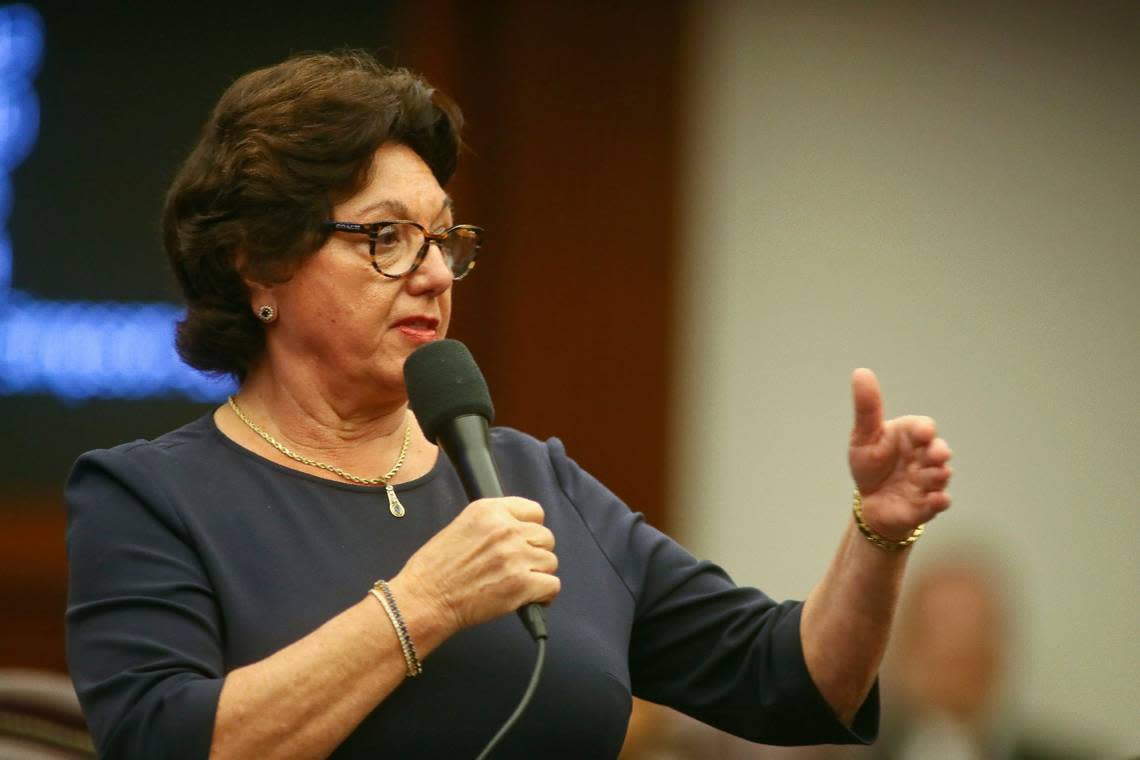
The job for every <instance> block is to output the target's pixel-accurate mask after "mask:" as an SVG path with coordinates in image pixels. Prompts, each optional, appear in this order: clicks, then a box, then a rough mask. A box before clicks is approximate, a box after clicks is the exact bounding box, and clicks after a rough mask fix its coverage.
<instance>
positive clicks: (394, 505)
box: [228, 396, 412, 517]
mask: <svg viewBox="0 0 1140 760" xmlns="http://www.w3.org/2000/svg"><path fill="white" fill-rule="evenodd" d="M228 400H229V404H230V409H233V410H234V414H236V415H237V417H238V419H239V420H241V421H242V422H244V423H245V424H246V426H247V427H248V428H249V429H250V430H252V431H253V432H255V433H257V434H258V435H259V436H261V437H262V438H264V439H265V442H266V443H268V444H269V445H270V446H272V447H273V448H275V449H277V450H278V451H280V452H281V453H282V454H284V455H285V456H287V457H289V458H290V459H293V460H295V461H298V462H300V463H301V464H307V465H309V466H310V467H318V468H320V469H322V470H325V471H327V472H331V473H333V474H334V475H338V476H340V477H342V478H344V479H345V480H350V481H352V482H353V483H359V484H360V485H364V486H384V491H385V492H386V493H387V494H388V511H389V512H391V513H392V516H393V517H403V516H404V515H405V514H406V510H405V509H404V505H403V504H401V503H400V500H399V499H397V498H396V489H394V488H392V484H391V483H390V482H389V481H390V480H392V478H394V477H396V473H397V472H399V471H400V468H401V467H403V466H404V459H405V458H406V457H407V456H408V444H409V443H410V442H411V440H412V421H411V419H408V422H407V424H406V425H404V443H403V444H402V445H401V446H400V456H398V457H396V463H395V464H394V465H392V469H390V470H388V472H386V473H384V474H383V475H381V476H380V477H378V478H362V477H360V476H359V475H353V474H352V473H351V472H346V471H345V470H342V469H341V468H339V467H336V466H335V465H331V464H325V463H324V462H318V461H317V460H315V459H310V458H309V457H307V456H303V455H301V454H298V453H297V452H296V451H293V450H292V449H290V448H289V447H288V446H286V445H285V444H283V443H281V442H280V441H278V440H277V439H276V438H274V437H273V436H271V435H270V434H269V433H268V432H266V431H265V430H263V429H262V428H261V426H259V425H258V424H257V423H256V422H254V421H253V420H251V419H250V418H249V417H246V416H245V412H243V411H242V410H241V407H240V406H238V404H237V400H235V399H234V397H233V396H230V397H229V399H228Z"/></svg>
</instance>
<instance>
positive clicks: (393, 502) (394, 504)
mask: <svg viewBox="0 0 1140 760" xmlns="http://www.w3.org/2000/svg"><path fill="white" fill-rule="evenodd" d="M384 490H385V491H387V492H388V511H389V512H391V513H392V517H403V516H404V515H405V514H406V512H405V510H404V505H403V504H401V503H400V500H399V499H397V498H396V489H395V488H392V486H384Z"/></svg>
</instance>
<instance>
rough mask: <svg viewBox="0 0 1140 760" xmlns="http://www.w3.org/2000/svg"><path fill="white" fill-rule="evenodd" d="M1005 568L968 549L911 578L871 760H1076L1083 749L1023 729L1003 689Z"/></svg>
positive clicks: (1008, 645)
mask: <svg viewBox="0 0 1140 760" xmlns="http://www.w3.org/2000/svg"><path fill="white" fill-rule="evenodd" d="M1013 618H1014V607H1013V600H1012V599H1010V598H1009V596H1008V592H1007V583H1006V581H1005V578H1004V576H1003V574H1002V573H1001V572H1000V571H999V570H997V568H996V567H995V566H994V563H992V562H991V561H988V560H985V559H981V558H978V557H975V556H974V555H973V553H971V552H957V553H955V554H953V555H950V554H947V555H946V556H945V557H942V558H939V559H938V560H936V561H934V562H932V563H931V564H929V565H928V566H926V567H925V568H924V569H923V570H922V571H921V572H920V573H919V574H918V575H916V576H915V578H914V579H913V584H912V585H911V587H910V588H909V589H908V591H907V596H906V600H905V603H904V604H903V605H902V609H901V611H900V613H899V623H898V632H897V634H896V638H895V643H894V646H893V648H892V652H891V658H890V661H889V663H888V667H887V673H888V676H887V680H888V682H889V683H890V684H891V687H893V688H885V689H884V692H885V694H886V697H885V698H886V700H887V702H888V704H889V706H890V709H889V710H888V711H887V715H888V717H887V718H886V719H885V720H884V729H883V737H882V739H881V741H880V744H879V747H877V748H876V752H874V754H873V757H874V758H875V760H931V759H936V760H1066V759H1067V760H1079V759H1080V758H1086V757H1093V756H1094V753H1092V752H1090V751H1089V750H1088V749H1087V748H1084V749H1081V748H1075V747H1069V746H1063V745H1062V746H1058V743H1059V742H1060V741H1062V739H1061V737H1043V736H1038V735H1035V734H1034V733H1032V732H1027V731H1025V730H1024V729H1023V728H1022V727H1021V726H1020V725H1019V724H1018V722H1017V718H1016V716H1015V715H1013V714H1012V706H1011V705H1010V704H1009V701H1008V699H1007V698H1006V696H1007V691H1006V688H1005V687H1006V671H1007V666H1008V663H1009V659H1010V651H1011V649H1012V648H1013V647H1014V646H1015V644H1014V641H1015V636H1014V631H1013V630H1012V629H1013Z"/></svg>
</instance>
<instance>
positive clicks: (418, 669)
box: [368, 580, 424, 678]
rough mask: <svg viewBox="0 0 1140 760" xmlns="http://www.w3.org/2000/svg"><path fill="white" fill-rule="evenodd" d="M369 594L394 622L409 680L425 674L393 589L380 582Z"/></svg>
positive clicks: (375, 584) (373, 586) (384, 582)
mask: <svg viewBox="0 0 1140 760" xmlns="http://www.w3.org/2000/svg"><path fill="white" fill-rule="evenodd" d="M368 593H369V594H372V596H374V597H376V601H378V602H380V606H381V607H383V608H384V612H386V613H388V619H389V620H391V621H392V627H393V628H395V629H396V638H397V639H399V640H400V649H401V650H402V651H403V653H404V664H405V665H406V666H407V668H408V678H415V677H416V676H418V675H419V674H420V673H423V672H424V669H423V666H421V665H420V658H419V657H417V656H416V647H415V644H413V643H412V637H411V636H410V635H409V634H408V626H407V625H405V624H404V616H403V615H401V614H400V608H399V607H397V606H396V597H394V596H392V589H390V588H388V583H387V582H386V581H383V580H379V581H376V583H374V584H373V585H372V588H371V589H369V590H368Z"/></svg>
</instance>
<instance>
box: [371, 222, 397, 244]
mask: <svg viewBox="0 0 1140 760" xmlns="http://www.w3.org/2000/svg"><path fill="white" fill-rule="evenodd" d="M376 244H377V245H381V246H384V247H385V248H392V247H394V246H397V245H399V244H400V230H399V229H397V228H396V225H394V224H392V225H389V226H387V227H381V228H380V230H379V231H378V232H377V233H376Z"/></svg>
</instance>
